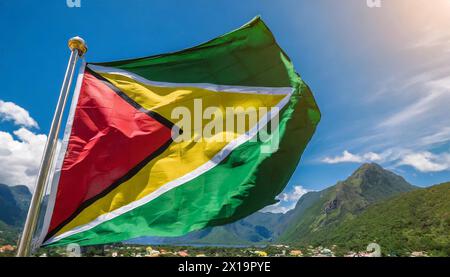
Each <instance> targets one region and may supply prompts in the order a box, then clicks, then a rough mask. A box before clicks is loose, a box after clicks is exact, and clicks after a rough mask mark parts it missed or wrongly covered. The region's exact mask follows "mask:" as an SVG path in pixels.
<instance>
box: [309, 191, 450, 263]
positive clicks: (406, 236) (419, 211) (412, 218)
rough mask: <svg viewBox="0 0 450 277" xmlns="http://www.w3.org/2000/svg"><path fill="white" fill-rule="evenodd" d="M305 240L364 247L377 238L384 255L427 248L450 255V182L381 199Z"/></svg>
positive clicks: (351, 247) (318, 243)
mask: <svg viewBox="0 0 450 277" xmlns="http://www.w3.org/2000/svg"><path fill="white" fill-rule="evenodd" d="M304 241H305V242H308V243H311V244H314V245H332V244H336V245H339V246H341V247H344V248H347V249H362V248H364V247H365V246H366V245H367V244H368V243H370V242H374V241H375V242H377V243H378V244H380V246H381V248H382V251H383V253H385V254H393V255H395V254H404V253H406V252H412V251H427V252H431V253H434V254H435V255H439V256H450V183H445V184H441V185H436V186H433V187H430V188H426V189H418V190H415V191H412V192H408V193H405V194H401V195H399V196H397V197H394V198H391V199H388V200H385V201H382V202H380V203H377V204H375V205H372V206H371V207H369V208H368V209H367V210H366V211H364V212H363V213H361V215H359V216H358V217H356V218H354V219H348V220H345V221H343V222H341V223H340V224H338V225H337V226H335V227H334V228H331V229H326V230H321V231H318V232H313V233H311V234H309V236H308V237H307V238H305V240H304Z"/></svg>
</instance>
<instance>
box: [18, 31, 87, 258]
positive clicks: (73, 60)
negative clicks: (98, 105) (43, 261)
mask: <svg viewBox="0 0 450 277" xmlns="http://www.w3.org/2000/svg"><path fill="white" fill-rule="evenodd" d="M68 45H69V48H70V51H71V53H70V58H69V63H68V65H67V69H66V74H65V76H64V81H63V84H62V87H61V91H60V95H59V99H58V104H57V105H56V110H55V114H54V115H53V120H52V124H51V126H50V131H49V133H48V139H47V143H46V144H45V148H44V154H43V156H42V160H41V166H40V169H39V173H38V177H37V179H36V186H35V190H34V193H33V197H32V198H31V203H30V207H29V209H28V215H27V219H26V221H25V226H24V228H23V232H22V236H21V237H20V241H19V245H18V247H17V257H25V256H29V255H30V253H31V243H32V238H33V234H34V232H35V231H36V227H37V224H38V217H39V211H40V208H41V204H42V199H43V197H44V194H45V190H46V183H47V179H48V178H49V175H50V170H51V165H52V162H53V159H54V156H55V152H56V146H57V143H58V134H59V129H60V127H61V121H62V116H63V113H64V108H65V106H66V102H67V97H68V95H69V91H70V86H71V84H72V78H73V74H74V71H75V66H76V64H77V61H78V58H79V57H82V56H83V55H84V54H85V53H86V51H87V46H86V43H85V42H84V40H83V39H82V38H80V37H73V38H71V39H69V42H68Z"/></svg>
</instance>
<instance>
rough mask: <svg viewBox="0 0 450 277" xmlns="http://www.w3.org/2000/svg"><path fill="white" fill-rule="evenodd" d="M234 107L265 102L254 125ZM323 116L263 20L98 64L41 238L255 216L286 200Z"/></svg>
mask: <svg viewBox="0 0 450 277" xmlns="http://www.w3.org/2000/svg"><path fill="white" fill-rule="evenodd" d="M230 108H231V110H233V108H235V109H237V110H240V113H241V115H242V113H243V112H242V111H248V110H251V109H254V110H257V111H258V112H257V116H256V121H255V120H253V121H252V120H250V119H249V118H250V116H248V117H245V118H246V119H245V120H246V121H245V124H244V125H243V126H240V128H237V127H236V126H234V125H236V124H237V125H238V124H239V123H238V122H237V120H238V119H237V117H236V116H235V115H233V116H232V117H230V116H228V112H229V110H230ZM186 114H190V115H192V118H190V119H185V120H184V121H183V120H182V119H183V117H184V116H186ZM237 114H238V116H239V112H238V113H237ZM244 115H245V114H244ZM319 120H320V112H319V109H318V107H317V105H316V103H315V101H314V98H313V96H312V93H311V92H310V90H309V88H308V86H307V85H305V83H304V82H303V81H302V80H301V78H300V77H299V75H298V74H297V73H296V72H295V71H294V69H293V65H292V63H291V62H290V60H289V58H288V57H287V55H286V54H285V53H284V52H283V50H282V49H281V48H280V47H279V46H278V45H277V43H276V41H275V40H274V37H273V35H272V33H271V32H270V31H269V29H268V28H267V26H266V25H265V24H264V23H263V22H262V21H261V19H259V18H255V19H254V20H252V21H251V22H249V23H248V24H246V25H244V26H243V27H241V28H239V29H237V30H235V31H233V32H230V33H228V34H225V35H223V36H220V37H218V38H216V39H213V40H211V41H209V42H206V43H204V44H201V45H199V46H196V47H193V48H189V49H186V50H182V51H179V52H174V53H169V54H163V55H157V56H151V57H145V58H140V59H134V60H126V61H117V62H108V63H88V64H87V65H84V66H83V67H82V69H81V72H80V74H79V77H78V82H77V87H76V89H75V96H74V102H73V104H72V108H71V112H70V115H69V120H68V124H67V127H66V133H65V137H64V140H63V145H62V150H61V154H60V157H59V159H58V161H57V165H56V172H55V176H54V178H53V183H52V187H51V194H50V200H49V205H48V208H47V213H46V218H45V222H44V228H43V230H44V232H43V235H42V237H41V241H42V242H43V244H44V245H63V244H68V243H78V244H80V245H92V244H102V243H112V242H118V241H123V240H127V239H131V238H135V237H140V236H180V235H183V234H186V233H188V232H190V231H194V230H198V229H202V228H205V227H209V226H216V225H222V224H227V223H230V222H233V221H235V220H238V219H241V218H243V217H245V216H248V215H250V214H252V213H253V212H255V211H257V210H259V209H261V208H263V207H265V206H267V205H271V204H274V203H276V200H275V197H276V195H278V194H279V193H280V192H281V191H282V190H283V188H284V187H285V185H286V184H287V182H288V181H289V178H290V176H291V175H292V173H293V171H294V170H295V168H296V166H297V164H298V162H299V160H300V156H301V154H302V152H303V150H304V149H305V147H306V145H307V143H308V141H309V140H310V138H311V136H312V135H313V133H314V130H315V128H316V125H317V124H318V122H319ZM213 121H214V124H212V125H211V122H213ZM230 121H231V123H230ZM230 125H231V126H232V128H231V129H230V128H226V127H229V126H230ZM269 127H272V128H269ZM208 128H209V129H208ZM206 129H208V130H209V131H211V129H215V132H206ZM263 132H264V134H265V135H266V138H267V139H265V140H264V139H259V137H260V136H261V134H262V133H263ZM206 133H212V134H213V135H212V136H209V135H205V134H206ZM275 137H276V138H275ZM274 141H276V145H275V146H274ZM270 150H272V151H270Z"/></svg>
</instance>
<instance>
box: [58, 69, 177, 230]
mask: <svg viewBox="0 0 450 277" xmlns="http://www.w3.org/2000/svg"><path fill="white" fill-rule="evenodd" d="M128 101H130V100H129V99H128ZM171 141H172V140H171V129H170V126H166V125H164V124H162V123H160V122H159V121H158V120H156V119H155V118H153V117H152V116H151V115H150V114H149V113H146V112H145V111H144V112H143V111H140V110H137V109H136V108H135V107H134V106H132V105H131V104H130V103H129V102H127V101H126V100H124V98H122V97H121V96H120V95H119V94H118V93H116V92H115V91H114V90H113V89H112V88H111V85H110V84H107V83H106V81H103V80H99V79H97V78H96V77H94V76H93V75H92V74H91V73H89V72H85V74H84V78H83V82H82V85H81V90H80V96H79V100H78V104H77V107H76V111H75V116H74V121H73V126H72V132H71V135H70V139H69V143H68V148H67V152H66V156H65V158H64V162H63V166H62V170H61V175H60V179H59V185H58V191H57V195H56V201H55V206H54V210H53V215H52V219H51V222H50V228H49V232H52V230H53V231H55V230H54V229H55V228H58V229H59V228H60V227H62V225H64V224H65V223H67V221H70V219H71V217H73V216H75V215H76V214H77V213H78V212H79V210H80V209H82V208H83V206H86V205H89V204H90V203H92V202H93V201H95V200H96V199H97V198H99V197H101V196H102V195H104V194H106V193H107V192H109V191H110V190H111V189H112V188H113V187H115V186H117V185H119V184H120V183H122V182H123V181H124V180H126V179H127V178H129V177H131V176H133V175H134V174H135V173H136V171H137V170H138V169H139V167H142V166H143V165H145V164H147V163H148V162H149V161H150V160H151V159H152V158H153V157H154V156H157V155H158V154H159V153H160V152H161V151H162V150H163V149H165V147H167V146H168V144H170V143H171ZM136 167H138V168H136Z"/></svg>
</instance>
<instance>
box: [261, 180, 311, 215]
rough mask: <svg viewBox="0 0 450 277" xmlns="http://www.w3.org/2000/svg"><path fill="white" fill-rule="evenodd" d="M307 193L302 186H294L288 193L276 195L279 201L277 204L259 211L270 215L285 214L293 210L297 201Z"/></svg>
mask: <svg viewBox="0 0 450 277" xmlns="http://www.w3.org/2000/svg"><path fill="white" fill-rule="evenodd" d="M307 192H309V190H307V189H305V188H304V187H302V186H294V187H293V189H291V191H290V192H283V193H281V194H280V195H278V197H277V198H278V200H280V201H279V202H277V203H276V204H273V205H270V206H267V207H265V208H264V209H262V210H261V211H262V212H270V213H286V212H288V211H290V210H292V209H293V208H295V205H296V204H297V201H298V200H299V199H300V197H302V196H303V195H304V194H305V193H307Z"/></svg>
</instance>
